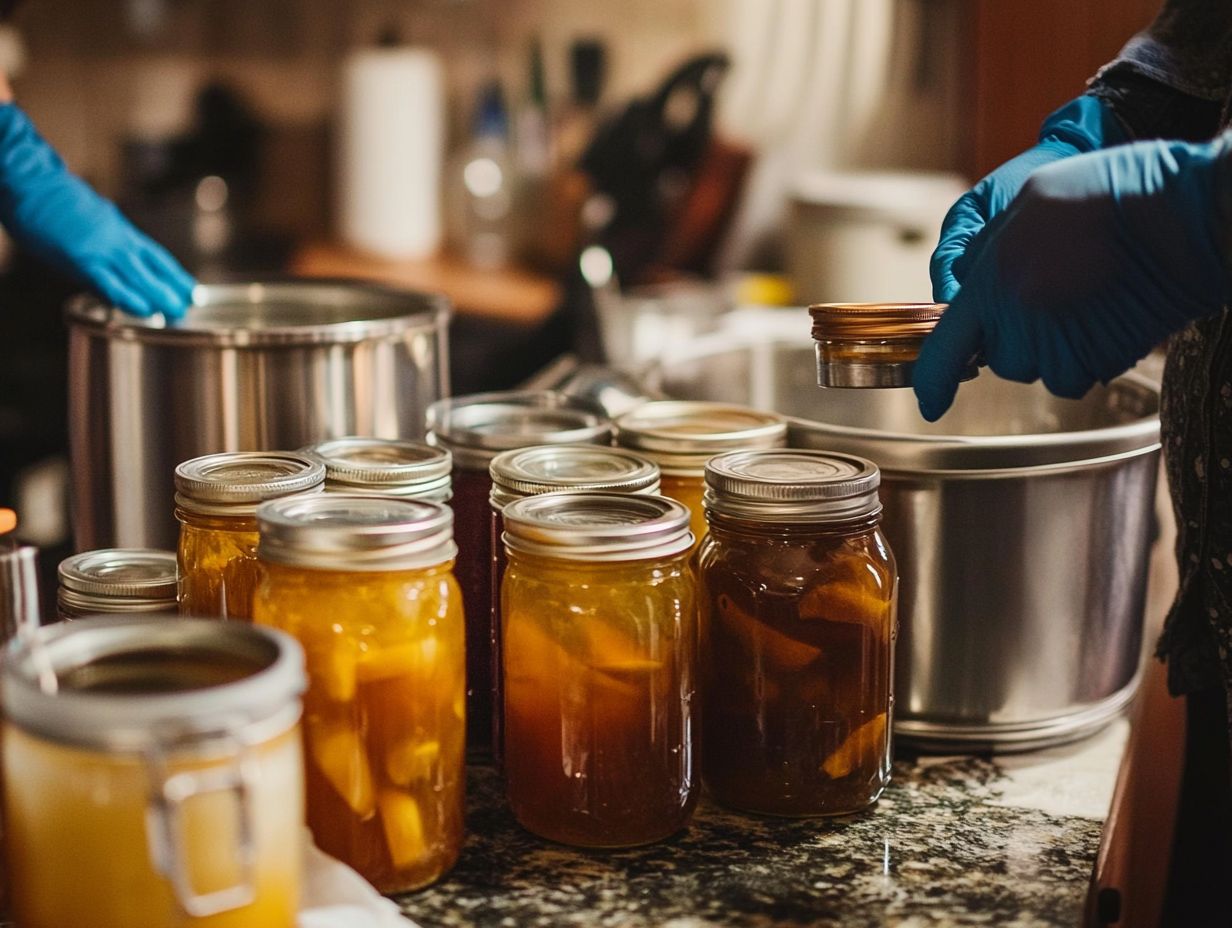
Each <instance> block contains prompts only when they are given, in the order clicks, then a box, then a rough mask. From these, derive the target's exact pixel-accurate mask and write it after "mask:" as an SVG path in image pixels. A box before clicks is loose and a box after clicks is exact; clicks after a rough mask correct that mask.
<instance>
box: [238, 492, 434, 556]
mask: <svg viewBox="0 0 1232 928" xmlns="http://www.w3.org/2000/svg"><path fill="white" fill-rule="evenodd" d="M257 530H258V532H260V541H259V542H258V544H257V557H259V558H260V559H261V560H263V561H268V562H269V563H272V564H285V565H288V566H293V567H309V568H315V569H318V570H344V571H351V570H363V571H383V570H411V569H414V568H418V567H431V566H433V565H436V564H440V563H442V562H444V561H448V560H450V559H452V558H453V557H454V556H455V555H456V554H457V553H458V547H457V545H456V544H454V540H453V510H451V509H450V508H449V507H448V506H445V505H443V504H441V503H430V502H428V501H427V500H418V499H398V498H396V497H390V496H364V495H360V494H353V493H323V494H319V495H315V496H299V497H294V498H290V499H278V500H272V501H270V502H268V503H263V504H262V505H261V507H260V508H259V509H258V510H257Z"/></svg>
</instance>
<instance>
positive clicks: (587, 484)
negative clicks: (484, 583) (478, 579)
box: [488, 445, 659, 759]
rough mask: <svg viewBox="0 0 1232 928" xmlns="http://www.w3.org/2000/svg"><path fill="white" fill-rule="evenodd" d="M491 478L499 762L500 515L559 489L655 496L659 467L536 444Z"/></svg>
mask: <svg viewBox="0 0 1232 928" xmlns="http://www.w3.org/2000/svg"><path fill="white" fill-rule="evenodd" d="M488 473H489V476H490V477H491V478H492V495H491V497H490V499H491V503H492V533H491V535H492V542H491V543H492V592H491V601H492V629H493V631H494V632H495V635H494V637H493V641H492V655H493V656H492V669H493V672H494V677H495V679H494V680H493V692H494V694H495V697H494V699H493V707H492V708H493V716H494V718H493V725H492V728H493V738H492V750H493V753H494V754H495V755H496V756H497V758H498V759H499V757H500V755H501V751H502V739H501V727H502V711H501V704H502V696H501V693H502V691H503V687H502V684H501V644H500V629H501V618H500V589H501V582H502V581H503V580H504V577H505V567H506V565H507V564H508V560H507V558H506V556H505V545H504V543H503V541H502V536H503V535H504V532H505V523H504V520H503V519H502V518H501V513H502V512H503V511H504V509H505V507H506V506H507V505H509V504H510V503H512V502H514V501H515V500H519V499H525V498H526V497H528V496H538V495H540V494H541V493H554V492H557V491H559V490H575V491H579V490H587V491H592V492H602V493H635V494H642V495H647V496H657V495H658V493H659V467H658V465H657V464H655V463H654V462H653V461H650V460H647V459H646V458H644V457H642V456H641V455H638V454H634V453H633V452H632V451H626V450H625V449H624V448H604V447H601V446H598V445H536V446H532V447H530V448H518V449H516V450H514V451H505V452H502V453H501V454H498V455H497V456H496V457H495V458H493V459H492V464H491V466H490V467H489V468H488Z"/></svg>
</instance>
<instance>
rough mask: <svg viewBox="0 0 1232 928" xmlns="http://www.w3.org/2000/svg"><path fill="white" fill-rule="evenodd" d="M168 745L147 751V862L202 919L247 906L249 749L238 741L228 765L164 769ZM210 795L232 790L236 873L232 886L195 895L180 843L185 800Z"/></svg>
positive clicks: (251, 837)
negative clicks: (235, 813) (235, 810)
mask: <svg viewBox="0 0 1232 928" xmlns="http://www.w3.org/2000/svg"><path fill="white" fill-rule="evenodd" d="M169 750H170V747H169V746H159V747H156V748H151V749H150V750H148V751H147V752H146V766H147V770H148V773H149V777H150V804H149V807H148V808H147V809H146V841H147V843H148V846H149V852H150V862H151V863H152V864H153V866H154V869H155V871H156V872H158V873H159V874H161V875H162V876H164V877H166V878H167V880H168V881H169V882H170V883H171V888H172V891H173V892H174V893H175V898H176V901H177V902H179V904H180V907H181V908H182V909H183V910H184V912H185V913H186V914H187V915H189V916H191V917H193V918H205V917H208V916H211V915H218V914H219V913H221V912H229V911H231V910H233V909H238V908H242V907H243V906H246V905H251V904H252V902H253V901H254V900H255V899H256V879H255V870H256V826H255V823H254V817H255V816H254V809H253V801H252V796H253V781H254V779H255V774H254V770H253V764H254V760H253V758H252V757H251V752H250V749H249V748H248V747H246V746H244V745H240V744H238V743H235V744H234V750H233V751H232V752H231V753H232V754H233V756H234V758H235V761H234V762H233V763H230V764H227V765H226V766H225V767H214V768H211V769H208V770H197V771H183V772H180V773H170V772H169V771H168V764H167V753H168V751H169ZM209 793H234V794H235V796H236V803H237V805H238V808H239V839H238V841H237V846H236V847H235V849H234V851H235V859H236V860H237V861H239V867H240V875H239V879H238V880H237V882H236V883H235V884H234V885H232V886H227V887H225V888H223V889H218V890H214V891H212V892H208V893H198V892H197V891H196V889H195V888H194V886H193V880H192V875H191V867H190V863H191V861H190V859H189V854H188V845H187V843H186V841H185V837H186V835H185V830H184V820H183V806H184V804H185V803H186V802H187V801H188V800H190V799H192V798H194V797H197V796H204V795H208V794H209Z"/></svg>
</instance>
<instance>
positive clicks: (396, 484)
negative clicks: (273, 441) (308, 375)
mask: <svg viewBox="0 0 1232 928" xmlns="http://www.w3.org/2000/svg"><path fill="white" fill-rule="evenodd" d="M302 453H303V454H304V455H305V456H306V457H310V458H313V459H315V460H318V461H320V462H321V463H322V464H324V465H325V482H326V485H327V486H328V487H329V489H339V490H343V491H344V492H345V491H348V490H352V491H362V490H376V491H380V492H382V493H393V494H395V495H399V496H435V495H437V494H439V493H441V492H442V491H444V490H446V489H448V487H449V472H450V470H451V469H452V467H453V455H451V454H450V453H449V452H448V451H447V450H445V449H444V448H434V447H433V446H432V445H427V444H424V443H423V442H418V441H398V440H394V439H386V438H360V437H354V436H352V437H347V438H331V439H330V440H329V441H322V442H318V443H317V444H315V445H309V446H308V447H307V448H304V449H303V452H302Z"/></svg>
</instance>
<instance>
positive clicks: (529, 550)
mask: <svg viewBox="0 0 1232 928" xmlns="http://www.w3.org/2000/svg"><path fill="white" fill-rule="evenodd" d="M504 520H505V536H504V538H505V546H506V548H507V551H508V556H509V566H508V569H507V570H506V572H505V580H504V584H503V587H502V604H501V616H502V626H503V637H502V654H503V659H504V671H505V673H504V683H505V693H504V697H505V698H504V706H505V739H504V742H505V745H504V748H505V749H504V761H505V778H506V783H507V789H508V796H509V804H510V806H511V807H512V809H513V814H514V816H515V817H516V818H517V820H518V821H519V822H520V823H521V824H522V826H523V827H525V828H526V829H528V830H529V831H533V832H534V833H535V834H538V835H541V836H543V837H545V838H548V839H550V840H553V841H559V842H561V843H564V844H575V845H580V846H583V847H625V846H631V845H638V844H648V843H650V842H652V841H658V840H660V839H662V838H665V837H667V836H668V835H671V834H673V833H674V832H676V831H678V830H680V829H681V828H683V827H684V826H685V825H686V824H687V823H688V820H689V817H690V816H691V815H692V812H693V807H694V805H695V803H696V801H697V792H698V783H697V779H696V776H695V774H694V768H693V764H694V758H693V743H694V706H695V699H694V687H695V683H694V662H695V653H696V652H695V649H696V646H697V639H696V614H697V605H696V601H695V598H694V578H693V572H692V570H691V569H690V567H689V561H688V558H689V552H690V550H691V549H692V546H693V535H692V533H691V532H690V531H689V512H688V510H687V509H686V508H685V507H684V506H683V505H682V504H681V503H678V502H676V501H675V500H670V499H664V498H662V497H657V496H634V495H619V494H612V493H546V494H544V495H542V496H532V497H528V498H526V499H521V500H517V501H516V502H513V503H510V504H509V505H508V506H506V507H505V510H504Z"/></svg>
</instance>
